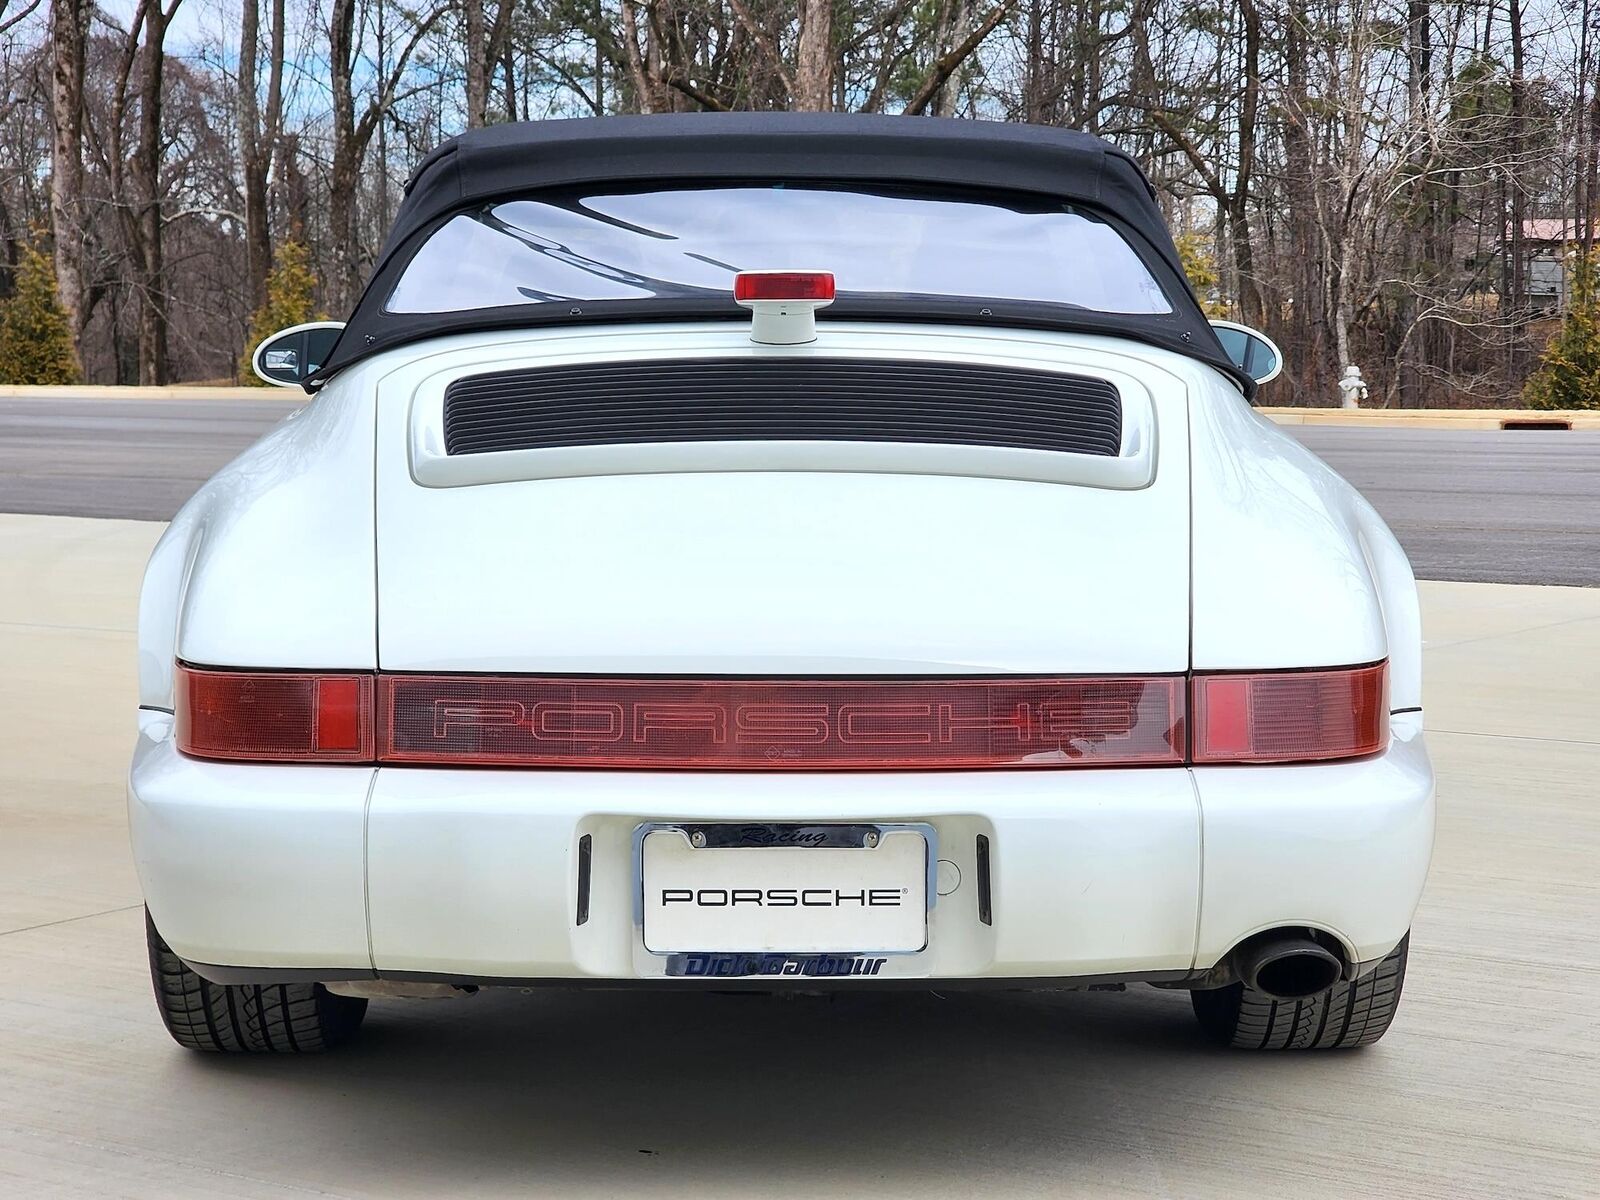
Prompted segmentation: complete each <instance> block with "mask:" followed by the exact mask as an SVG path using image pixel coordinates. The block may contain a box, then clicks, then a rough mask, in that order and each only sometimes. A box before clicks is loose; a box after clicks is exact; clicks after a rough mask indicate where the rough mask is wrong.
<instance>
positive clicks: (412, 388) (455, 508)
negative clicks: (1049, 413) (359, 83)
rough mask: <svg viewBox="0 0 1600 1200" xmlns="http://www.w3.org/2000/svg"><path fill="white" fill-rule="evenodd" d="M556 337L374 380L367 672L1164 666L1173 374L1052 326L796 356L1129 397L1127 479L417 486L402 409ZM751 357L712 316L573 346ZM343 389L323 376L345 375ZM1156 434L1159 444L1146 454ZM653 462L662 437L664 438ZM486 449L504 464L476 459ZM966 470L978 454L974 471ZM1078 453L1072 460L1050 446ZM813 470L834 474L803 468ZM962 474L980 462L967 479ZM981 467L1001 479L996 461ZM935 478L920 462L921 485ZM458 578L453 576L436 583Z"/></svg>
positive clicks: (1178, 543)
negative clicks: (1137, 403) (371, 661)
mask: <svg viewBox="0 0 1600 1200" xmlns="http://www.w3.org/2000/svg"><path fill="white" fill-rule="evenodd" d="M567 341H568V339H565V338H563V337H561V336H558V335H549V336H535V337H524V338H522V339H519V340H517V341H513V342H506V343H504V344H503V345H502V346H476V345H475V346H473V347H472V348H471V350H470V351H468V352H467V353H462V354H441V355H439V356H435V357H434V358H432V359H431V360H430V361H429V362H427V363H425V364H416V365H412V366H408V367H405V368H402V369H401V370H399V371H396V372H394V373H393V374H391V375H389V376H387V377H386V378H385V379H384V380H383V381H382V383H380V384H379V390H380V394H381V399H380V403H379V411H378V421H379V433H378V447H379V449H378V463H377V469H378V484H377V492H378V581H379V594H380V601H379V606H380V613H379V626H378V627H379V661H380V664H381V665H382V667H383V669H385V670H392V671H438V670H465V671H483V670H504V671H513V672H518V671H521V672H539V671H545V672H608V671H613V672H614V671H636V672H643V673H646V674H656V673H680V674H698V673H727V674H756V673H781V674H795V673H818V674H844V673H866V674H885V673H888V674H896V673H913V674H922V673H929V672H945V673H978V674H985V673H1009V672H1038V673H1051V672H1075V673H1094V672H1103V671H1123V672H1134V673H1143V672H1162V671H1182V670H1184V669H1185V666H1186V664H1187V661H1188V612H1187V609H1188V594H1187V593H1188V581H1187V578H1186V576H1187V562H1186V556H1187V541H1188V528H1187V526H1188V516H1187V509H1188V499H1187V496H1188V480H1187V474H1188V464H1187V456H1186V455H1184V454H1183V453H1181V448H1182V446H1183V444H1184V442H1185V440H1186V433H1185V404H1184V396H1183V393H1182V390H1181V388H1179V387H1178V386H1177V383H1176V381H1175V380H1174V379H1173V378H1172V377H1171V376H1170V375H1168V374H1166V373H1165V372H1163V371H1161V370H1160V369H1159V368H1157V369H1152V368H1150V367H1149V366H1148V365H1144V364H1141V363H1139V362H1137V361H1136V360H1135V359H1134V358H1132V357H1131V356H1128V355H1126V354H1118V353H1115V352H1114V351H1113V352H1109V353H1108V351H1107V350H1106V349H1104V348H1102V347H1099V346H1091V345H1086V344H1085V342H1086V341H1087V339H1075V338H1072V337H1070V336H1068V335H1048V334H1042V335H1034V336H1031V337H1027V336H1006V335H1002V336H994V335H990V334H987V333H978V332H974V331H960V330H952V331H949V332H947V333H945V334H943V335H941V336H940V337H938V338H936V339H930V338H929V336H928V333H927V331H926V330H925V329H918V328H912V329H907V330H903V329H900V328H899V327H893V326H888V327H880V326H860V325H846V326H844V327H841V328H833V327H827V328H825V329H824V331H823V334H822V336H821V337H820V338H819V339H818V342H817V343H816V344H815V345H814V346H810V347H794V348H786V352H787V353H789V354H792V355H805V354H826V355H830V356H831V355H834V354H837V353H840V352H844V353H850V352H852V351H854V352H856V353H861V352H862V350H863V347H866V348H870V349H871V350H872V351H873V352H874V353H876V354H877V355H879V356H882V357H891V358H892V357H907V356H919V357H935V358H941V359H946V360H952V361H960V360H961V359H963V358H964V357H965V358H975V359H979V360H981V361H984V362H996V361H999V362H1008V363H1025V364H1027V365H1029V366H1032V367H1035V368H1037V367H1039V366H1041V365H1048V366H1049V367H1051V368H1052V369H1057V370H1062V371H1069V372H1075V373H1092V374H1097V375H1102V376H1105V377H1109V378H1113V379H1114V380H1115V381H1117V382H1118V383H1119V386H1121V387H1122V388H1123V389H1124V390H1127V391H1130V392H1133V393H1135V394H1136V393H1137V392H1138V391H1141V390H1142V391H1144V392H1146V393H1147V394H1148V396H1149V397H1150V403H1151V404H1152V406H1153V410H1154V421H1155V424H1156V431H1155V433H1154V436H1153V438H1152V439H1151V442H1153V443H1154V444H1148V443H1147V444H1145V445H1144V446H1142V447H1141V448H1140V450H1139V452H1140V453H1141V454H1143V455H1148V456H1151V457H1158V458H1159V465H1158V466H1157V467H1156V469H1155V471H1154V478H1153V479H1152V480H1151V481H1150V482H1149V484H1148V485H1147V486H1144V487H1136V488H1132V489H1127V488H1121V487H1100V486H1094V485H1092V484H1082V485H1073V484H1063V483H1042V482H1037V481H1029V480H1016V479H1008V478H983V477H979V476H975V475H972V474H962V475H951V474H946V473H944V461H945V460H944V451H945V449H946V448H944V447H928V448H927V449H928V450H929V451H930V452H932V454H931V457H932V460H933V461H932V462H931V464H930V467H929V472H930V473H916V474H912V473H909V472H908V471H907V470H906V469H905V455H906V452H907V451H908V450H913V449H920V448H914V447H906V446H886V447H880V446H875V445H872V444H866V443H863V444H861V445H860V447H859V448H860V450H861V455H862V458H863V459H870V458H871V457H872V455H873V454H874V453H877V454H878V455H880V456H881V457H882V458H884V459H885V460H889V459H891V458H894V459H895V460H896V461H897V462H898V463H899V464H900V465H899V466H898V467H897V468H896V469H894V470H885V471H884V472H883V473H865V472H864V471H863V470H862V469H861V467H862V466H863V465H864V464H863V463H862V462H857V463H856V464H854V468H853V469H851V470H848V471H837V470H828V469H815V470H806V471H796V470H793V469H784V470H763V469H760V464H759V458H758V457H757V456H759V454H760V453H761V449H762V448H761V447H760V445H759V444H747V445H748V446H749V447H750V454H751V456H752V457H751V458H750V460H749V461H748V462H740V461H739V459H738V458H737V456H733V457H732V458H731V465H730V467H729V468H728V469H724V470H716V471H711V470H692V471H684V472H678V471H662V472H656V473H649V474H640V473H627V472H625V473H622V474H603V475H595V476H589V477H578V478H533V479H526V480H504V481H498V482H486V483H483V484H480V485H477V486H453V487H436V486H425V485H422V484H419V483H418V482H417V480H416V478H415V477H414V465H415V464H414V459H412V458H408V454H407V447H408V445H412V444H413V436H412V435H413V433H414V430H415V426H416V422H417V421H418V420H419V419H421V418H420V417H419V414H418V413H417V412H416V406H417V399H416V398H417V396H418V395H419V394H427V395H435V394H437V392H438V390H439V389H440V388H441V383H440V380H441V379H448V378H452V377H455V376H457V375H461V374H471V373H478V372H482V371H484V370H494V369H515V368H522V367H527V366H532V365H537V364H538V363H539V362H541V361H544V360H543V359H542V358H541V357H540V353H541V350H543V349H544V347H546V346H547V345H548V346H549V354H550V360H551V361H567V360H568V358H569V357H570V355H571V354H572V353H573V351H572V349H571V347H570V346H569V345H568V344H567ZM707 352H713V353H716V354H726V355H740V354H751V353H755V352H757V351H756V348H755V347H752V346H751V344H750V342H749V340H748V336H747V335H746V332H745V331H744V329H743V328H742V327H740V326H731V325H727V324H720V325H719V324H702V325H694V326H665V327H654V328H651V327H641V328H639V329H634V330H627V331H622V332H618V333H615V334H613V335H612V336H611V337H609V338H599V337H595V336H592V335H591V336H590V337H589V338H588V339H587V344H586V353H588V354H598V355H602V356H603V355H618V354H620V355H626V356H627V357H628V358H630V359H635V360H637V359H641V358H642V359H649V358H651V357H656V356H664V355H668V354H705V353H707ZM339 382H340V381H339V380H335V381H334V383H333V384H330V388H331V387H334V386H338V383H339ZM1159 445H1170V446H1171V447H1173V452H1172V453H1168V454H1161V453H1160V452H1159V451H1158V450H1157V448H1156V447H1157V446H1159ZM652 449H659V450H660V451H661V452H662V453H663V454H664V455H665V456H666V457H668V458H669V460H670V457H671V455H672V454H674V453H677V452H680V451H681V448H678V447H658V448H652ZM484 457H497V456H484ZM974 457H975V458H976V457H978V456H976V455H975V456H974ZM1057 457H1072V456H1057ZM818 460H819V462H821V463H824V464H825V463H826V462H827V461H828V460H827V459H826V457H825V456H818ZM968 469H969V470H971V471H977V470H980V469H982V468H981V467H979V466H976V465H973V466H969V468H968ZM991 469H992V470H994V471H997V472H998V471H1000V470H1003V469H1004V466H1003V463H996V464H995V465H994V466H993V467H992V468H991ZM934 472H937V473H934ZM452 580H470V586H467V587H453V586H448V585H446V584H445V583H444V581H452Z"/></svg>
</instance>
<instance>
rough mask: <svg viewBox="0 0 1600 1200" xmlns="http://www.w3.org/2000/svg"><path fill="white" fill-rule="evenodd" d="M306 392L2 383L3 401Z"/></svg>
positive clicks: (289, 396)
mask: <svg viewBox="0 0 1600 1200" xmlns="http://www.w3.org/2000/svg"><path fill="white" fill-rule="evenodd" d="M306 399H307V397H306V395H305V393H304V392H300V391H290V390H289V389H288V388H274V387H209V386H203V385H200V384H194V385H185V384H175V385H173V386H171V387H115V386H107V385H104V384H84V385H83V386H81V387H24V386H20V385H17V384H9V383H8V384H0V400H292V401H296V402H304V401H305V400H306Z"/></svg>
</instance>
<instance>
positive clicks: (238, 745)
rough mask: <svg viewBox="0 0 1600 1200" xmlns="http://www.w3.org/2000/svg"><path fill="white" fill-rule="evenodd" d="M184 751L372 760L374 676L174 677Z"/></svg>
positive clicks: (261, 758)
mask: <svg viewBox="0 0 1600 1200" xmlns="http://www.w3.org/2000/svg"><path fill="white" fill-rule="evenodd" d="M174 685H175V686H174V690H175V692H176V695H175V696H174V700H175V701H176V705H175V713H176V724H177V738H178V749H179V750H182V751H183V752H184V753H185V754H192V755H194V756H195V757H196V758H226V759H239V760H243V761H250V762H371V761H372V759H373V754H374V745H373V732H372V686H373V680H372V676H370V675H353V674H339V675H316V674H310V673H304V672H292V673H291V672H273V671H197V670H193V669H191V668H189V667H185V666H181V665H180V666H179V667H178V669H177V676H176V678H175V680H174Z"/></svg>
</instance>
